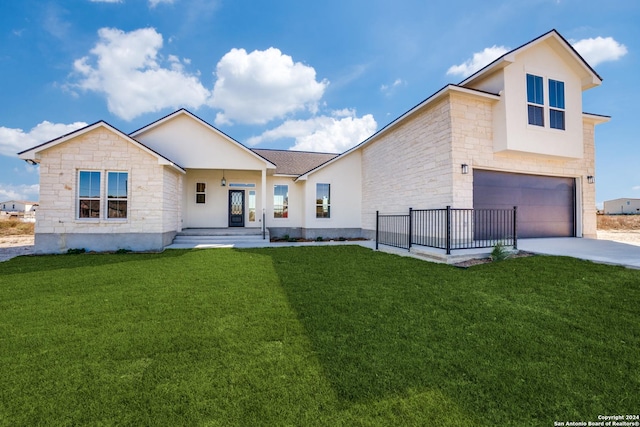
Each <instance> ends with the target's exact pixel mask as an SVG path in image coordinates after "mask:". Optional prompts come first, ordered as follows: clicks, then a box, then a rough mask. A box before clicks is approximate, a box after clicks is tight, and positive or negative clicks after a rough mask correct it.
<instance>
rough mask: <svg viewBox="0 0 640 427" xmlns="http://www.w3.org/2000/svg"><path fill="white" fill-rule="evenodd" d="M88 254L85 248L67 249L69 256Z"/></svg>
mask: <svg viewBox="0 0 640 427" xmlns="http://www.w3.org/2000/svg"><path fill="white" fill-rule="evenodd" d="M85 252H87V250H86V249H85V248H70V249H67V254H68V255H78V254H83V253H85Z"/></svg>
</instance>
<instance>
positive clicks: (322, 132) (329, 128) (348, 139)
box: [247, 110, 377, 153]
mask: <svg viewBox="0 0 640 427" xmlns="http://www.w3.org/2000/svg"><path fill="white" fill-rule="evenodd" d="M376 127H377V123H376V121H375V119H374V118H373V116H372V115H371V114H367V115H364V116H362V117H360V118H358V117H356V114H355V111H353V110H340V111H336V112H334V116H333V117H330V116H319V117H314V118H311V119H308V120H288V121H286V122H284V123H283V124H282V125H280V126H278V127H276V128H275V129H271V130H268V131H266V132H264V133H263V134H262V135H260V136H257V137H253V138H250V139H249V140H248V141H247V143H248V144H249V145H256V144H259V143H261V142H265V141H275V140H278V139H284V138H293V139H295V144H294V145H293V146H292V147H291V149H292V150H302V151H315V152H323V153H342V152H344V151H346V150H348V149H349V148H351V147H353V146H355V145H357V144H359V143H360V142H362V141H364V140H365V139H367V138H368V137H369V136H371V135H372V134H373V133H374V132H375V131H376Z"/></svg>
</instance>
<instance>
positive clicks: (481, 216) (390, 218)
mask: <svg viewBox="0 0 640 427" xmlns="http://www.w3.org/2000/svg"><path fill="white" fill-rule="evenodd" d="M517 212H518V209H517V207H516V206H514V207H513V209H453V208H451V206H447V207H446V208H445V209H409V212H408V213H407V214H394V215H382V214H380V212H378V211H376V249H377V248H378V244H383V245H388V246H395V247H397V248H402V249H411V246H412V245H418V246H427V247H432V248H438V249H444V250H445V251H446V253H447V255H449V254H451V251H452V250H455V249H474V248H489V247H493V246H495V245H497V244H498V243H500V244H502V245H505V246H513V247H514V249H517V247H518V237H517V221H516V219H517Z"/></svg>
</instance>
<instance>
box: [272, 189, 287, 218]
mask: <svg viewBox="0 0 640 427" xmlns="http://www.w3.org/2000/svg"><path fill="white" fill-rule="evenodd" d="M276 187H286V188H287V192H286V195H285V196H284V197H283V199H282V204H276ZM278 206H279V207H281V212H282V213H281V215H282V216H276V207H278ZM273 219H276V220H287V219H289V184H273Z"/></svg>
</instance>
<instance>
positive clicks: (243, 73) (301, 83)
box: [211, 47, 329, 125]
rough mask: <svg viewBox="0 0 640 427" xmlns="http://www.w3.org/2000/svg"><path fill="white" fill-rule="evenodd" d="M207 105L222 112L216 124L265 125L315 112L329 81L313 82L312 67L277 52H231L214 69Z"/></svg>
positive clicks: (272, 50) (314, 79)
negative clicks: (213, 82)
mask: <svg viewBox="0 0 640 427" xmlns="http://www.w3.org/2000/svg"><path fill="white" fill-rule="evenodd" d="M216 74H217V77H218V80H217V81H216V84H215V86H214V88H213V98H212V100H211V105H212V106H213V107H216V108H220V109H221V110H223V111H222V112H220V113H218V115H217V116H216V121H215V122H216V124H218V125H220V124H225V123H232V122H239V123H249V124H265V123H267V122H269V121H270V120H272V119H275V118H282V117H284V116H286V115H287V114H289V113H293V112H295V111H300V110H304V109H307V110H309V111H311V112H312V113H315V112H316V111H317V103H318V101H319V100H320V98H322V96H323V94H324V90H325V89H326V87H327V86H328V84H329V82H328V81H326V80H323V81H321V82H317V81H316V71H315V70H314V69H313V67H310V66H307V65H304V64H302V63H300V62H296V63H294V62H293V59H292V58H291V57H290V56H289V55H284V54H283V53H282V52H281V51H280V50H279V49H276V48H273V47H271V48H269V49H267V50H263V51H259V50H255V51H253V52H251V53H247V51H246V50H244V49H235V48H234V49H231V50H230V51H229V52H228V53H227V54H225V55H224V56H223V57H222V59H220V62H218V65H217V68H216Z"/></svg>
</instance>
